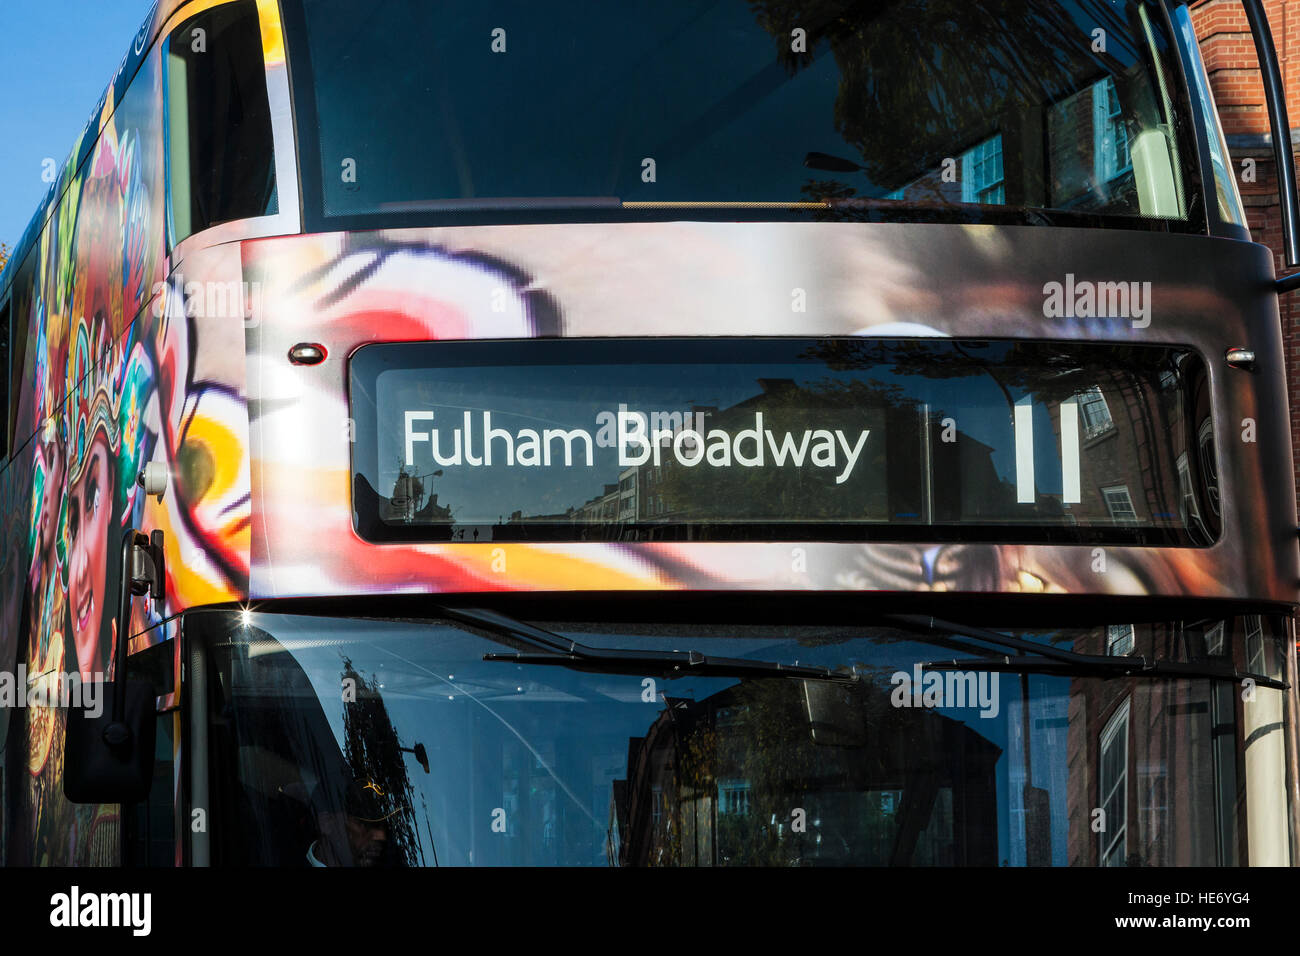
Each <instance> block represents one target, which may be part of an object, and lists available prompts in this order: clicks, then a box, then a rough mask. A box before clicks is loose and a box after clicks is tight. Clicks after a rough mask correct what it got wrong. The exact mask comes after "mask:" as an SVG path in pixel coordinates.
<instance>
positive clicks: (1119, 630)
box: [1106, 624, 1135, 657]
mask: <svg viewBox="0 0 1300 956" xmlns="http://www.w3.org/2000/svg"><path fill="white" fill-rule="evenodd" d="M1134 643H1135V640H1134V635H1133V625H1132V624H1111V625H1108V626H1107V628H1106V653H1107V654H1109V655H1110V656H1112V657H1123V656H1125V655H1126V654H1132V653H1133V645H1134Z"/></svg>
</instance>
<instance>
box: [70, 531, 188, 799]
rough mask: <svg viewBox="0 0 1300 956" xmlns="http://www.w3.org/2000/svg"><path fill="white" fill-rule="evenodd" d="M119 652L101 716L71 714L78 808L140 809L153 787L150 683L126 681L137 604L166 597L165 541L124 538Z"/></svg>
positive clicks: (103, 691) (156, 536)
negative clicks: (143, 598)
mask: <svg viewBox="0 0 1300 956" xmlns="http://www.w3.org/2000/svg"><path fill="white" fill-rule="evenodd" d="M118 580H119V585H118V588H119V595H118V611H117V647H116V649H115V654H114V663H113V680H112V681H108V682H105V683H103V684H102V685H101V686H100V688H99V691H100V696H99V697H97V698H95V699H96V700H99V701H101V706H100V709H99V714H98V715H96V716H91V715H90V714H89V713H88V712H87V711H86V710H85V709H84V708H77V709H73V710H69V711H68V723H67V730H66V731H65V735H64V743H63V753H64V757H63V794H64V796H66V797H67V798H68V800H69V801H71V802H72V803H139V802H140V801H141V800H143V799H144V798H145V797H146V796H148V794H149V790H150V788H151V787H152V786H153V760H154V730H155V727H156V726H157V722H158V715H157V713H156V712H155V703H154V702H155V694H154V689H153V686H152V685H151V684H150V683H149V682H148V681H128V680H127V679H126V659H127V644H128V643H130V630H131V598H132V597H133V596H134V595H138V594H146V593H152V594H153V596H154V597H155V598H156V597H160V596H162V595H163V594H164V590H163V589H164V586H165V576H164V573H163V535H162V532H161V531H155V532H153V535H152V536H151V537H148V538H146V537H145V536H144V535H142V534H140V533H139V532H138V531H135V530H132V529H128V530H127V531H126V533H125V535H124V536H123V538H122V573H121V577H120V578H119V579H118Z"/></svg>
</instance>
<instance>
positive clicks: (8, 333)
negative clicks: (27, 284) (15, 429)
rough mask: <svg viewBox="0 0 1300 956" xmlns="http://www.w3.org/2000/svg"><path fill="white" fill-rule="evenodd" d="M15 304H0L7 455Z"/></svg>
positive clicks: (0, 384)
mask: <svg viewBox="0 0 1300 956" xmlns="http://www.w3.org/2000/svg"><path fill="white" fill-rule="evenodd" d="M12 326H13V303H12V302H11V301H10V300H8V299H6V300H5V302H4V303H3V304H0V414H3V416H4V420H3V421H0V453H4V454H7V453H8V451H9V438H10V435H9V422H10V420H11V418H12V416H11V414H10V409H9V382H10V380H11V378H12V377H13V374H12V372H11V371H10V365H11V362H10V349H9V343H10V341H12V337H13V328H12ZM22 373H23V370H22V369H21V368H20V369H18V373H17V374H18V375H20V376H21V375H22Z"/></svg>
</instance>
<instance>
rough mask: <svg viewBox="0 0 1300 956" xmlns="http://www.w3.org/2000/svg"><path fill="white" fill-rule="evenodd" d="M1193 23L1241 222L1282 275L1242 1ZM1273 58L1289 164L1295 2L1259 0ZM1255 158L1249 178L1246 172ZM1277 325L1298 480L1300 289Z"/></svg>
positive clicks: (1221, 4) (1298, 103) (1258, 83)
mask: <svg viewBox="0 0 1300 956" xmlns="http://www.w3.org/2000/svg"><path fill="white" fill-rule="evenodd" d="M1189 6H1190V9H1191V11H1192V22H1193V23H1194V24H1195V25H1196V35H1197V37H1198V38H1199V40H1200V44H1201V56H1202V57H1203V58H1204V60H1205V69H1206V72H1208V73H1209V76H1210V85H1211V87H1212V88H1213V90H1214V99H1215V103H1216V104H1217V106H1218V108H1219V116H1220V118H1221V119H1222V122H1223V128H1224V133H1225V135H1226V136H1227V140H1228V149H1229V150H1230V151H1231V153H1232V159H1233V166H1234V168H1235V169H1236V172H1237V186H1238V188H1239V189H1240V190H1241V199H1242V202H1243V203H1244V204H1245V206H1246V218H1247V225H1249V226H1250V232H1251V235H1252V236H1253V237H1254V239H1255V241H1256V242H1262V243H1264V244H1265V245H1267V246H1268V247H1269V248H1271V249H1272V250H1273V253H1274V260H1275V267H1276V268H1277V270H1278V273H1279V274H1281V273H1282V272H1284V271H1287V270H1286V269H1285V263H1284V262H1283V261H1282V226H1281V222H1282V220H1281V212H1280V209H1279V207H1278V196H1277V169H1276V167H1275V165H1274V162H1273V141H1272V137H1271V136H1270V135H1269V128H1268V111H1267V108H1266V106H1265V103H1264V83H1263V80H1262V79H1261V77H1260V73H1259V63H1258V60H1257V58H1256V56H1255V43H1254V40H1253V39H1252V38H1251V35H1250V24H1249V23H1248V22H1247V20H1246V13H1245V10H1244V9H1243V7H1242V5H1241V2H1240V0H1200V2H1193V3H1191V4H1189ZM1264 8H1265V10H1266V11H1267V13H1268V20H1269V25H1270V27H1271V28H1272V31H1273V43H1274V45H1275V46H1276V47H1277V56H1278V63H1279V65H1280V67H1281V71H1282V79H1283V82H1284V84H1285V86H1286V93H1287V113H1288V115H1289V118H1290V120H1291V124H1292V132H1291V156H1292V162H1295V156H1296V152H1297V147H1298V146H1300V135H1298V134H1297V130H1298V128H1297V126H1296V123H1297V120H1300V3H1294V2H1291V0H1264ZM1247 160H1254V164H1253V165H1254V176H1253V181H1251V177H1250V176H1248V175H1245V174H1246V173H1247V172H1248V168H1249V166H1250V165H1251V164H1249V163H1247V162H1246V161H1247ZM1281 312H1282V330H1283V336H1284V341H1285V342H1286V343H1287V345H1286V349H1287V356H1286V361H1287V382H1288V386H1289V388H1290V392H1291V412H1292V414H1291V442H1292V447H1293V449H1294V451H1295V453H1296V455H1297V459H1296V461H1297V484H1300V414H1297V399H1300V328H1297V323H1298V322H1300V294H1298V293H1292V294H1291V295H1290V296H1285V297H1283V299H1282V301H1281Z"/></svg>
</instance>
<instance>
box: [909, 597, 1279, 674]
mask: <svg viewBox="0 0 1300 956" xmlns="http://www.w3.org/2000/svg"><path fill="white" fill-rule="evenodd" d="M885 620H887V621H892V622H894V623H897V624H901V625H903V626H904V627H906V628H908V629H909V630H931V631H942V632H943V633H945V634H949V635H956V636H959V637H968V638H971V639H973V640H977V641H983V642H985V643H986V644H996V645H998V646H1000V647H1006V648H1010V649H1012V650H1017V651H1022V652H1024V653H1023V654H1022V655H1021V656H1015V657H1013V656H1010V655H1003V656H1001V657H972V658H967V659H966V660H947V661H926V662H923V663H922V664H921V668H922V669H923V670H924V669H926V668H929V669H930V670H971V669H974V668H983V669H985V670H1005V671H1017V672H1020V671H1036V672H1041V673H1046V674H1057V675H1060V676H1063V677H1101V678H1112V677H1146V678H1151V679H1162V680H1174V679H1177V678H1180V677H1199V678H1204V679H1208V680H1222V681H1229V682H1231V683H1234V684H1236V683H1241V682H1242V681H1246V680H1250V681H1253V682H1254V683H1255V685H1256V686H1258V687H1271V688H1273V689H1275V690H1289V689H1290V687H1291V685H1290V684H1288V683H1286V682H1285V681H1280V680H1276V679H1275V678H1272V677H1267V676H1265V675H1263V674H1250V673H1246V672H1243V671H1238V670H1233V669H1232V668H1230V667H1223V666H1221V665H1218V664H1197V663H1184V662H1180V661H1159V660H1151V659H1149V658H1146V657H1138V656H1127V655H1126V656H1122V657H1115V656H1113V655H1104V656H1103V655H1100V654H1078V653H1075V652H1074V651H1064V650H1061V649H1060V648H1058V647H1052V646H1050V645H1045V644H1037V643H1035V642H1033V641H1025V640H1021V639H1020V638H1018V637H1011V636H1009V635H1006V634H1000V633H999V632H997V631H990V630H988V629H986V628H982V627H971V626H970V625H967V624H955V623H953V622H951V621H941V620H938V619H936V618H933V617H928V616H926V615H921V614H890V615H886V616H885Z"/></svg>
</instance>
